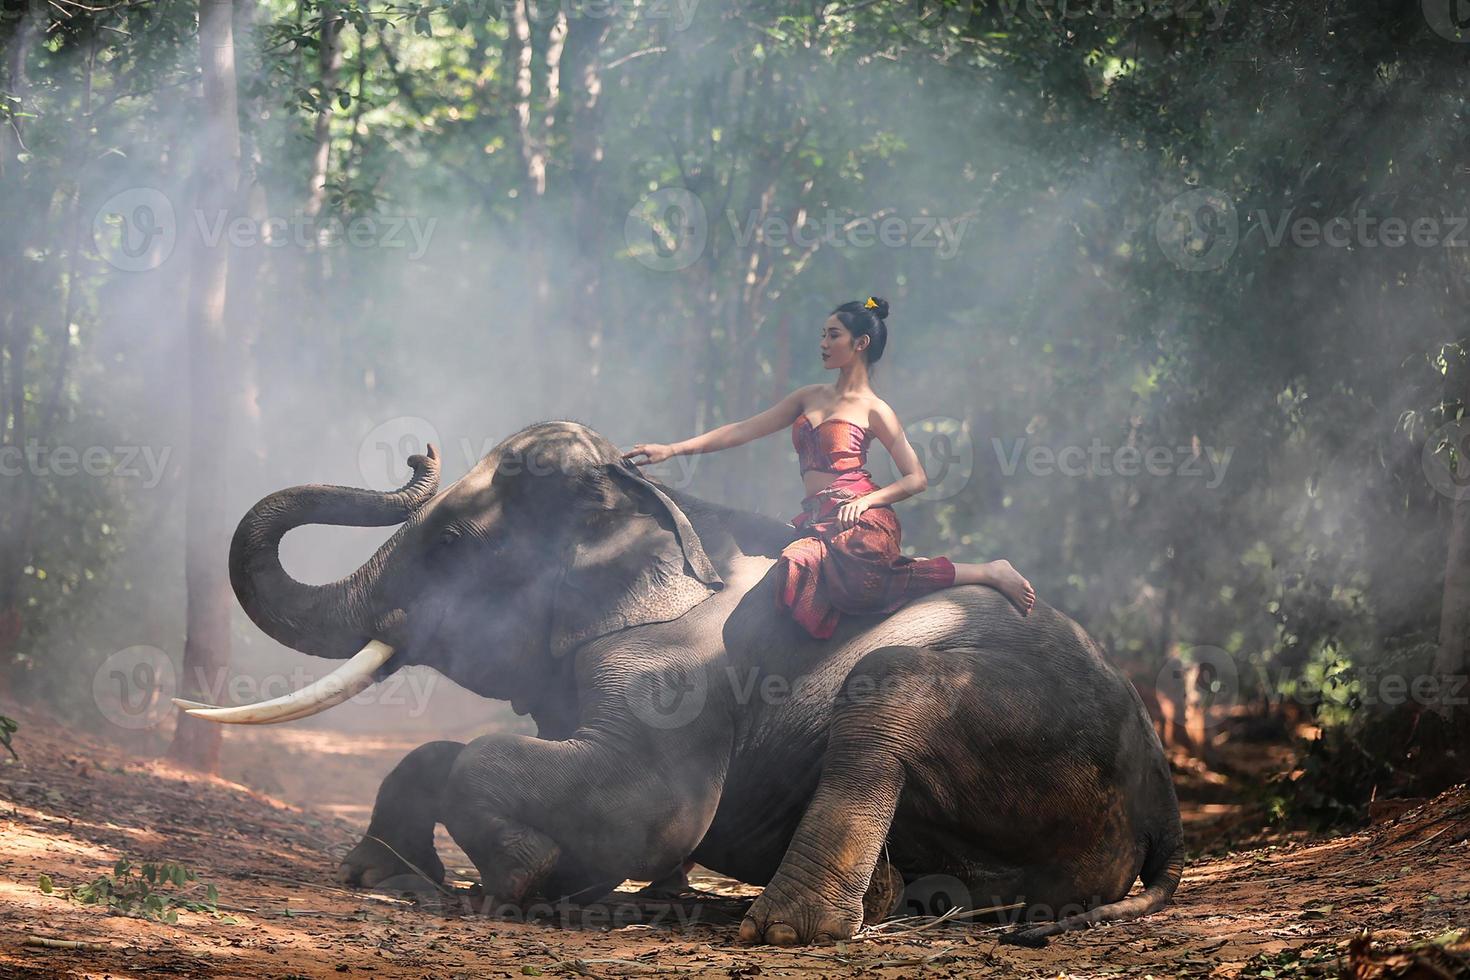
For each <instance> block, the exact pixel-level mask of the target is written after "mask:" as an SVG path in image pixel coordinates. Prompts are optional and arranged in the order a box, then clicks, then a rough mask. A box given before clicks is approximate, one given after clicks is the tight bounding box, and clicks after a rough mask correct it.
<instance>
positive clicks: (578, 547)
mask: <svg viewBox="0 0 1470 980" xmlns="http://www.w3.org/2000/svg"><path fill="white" fill-rule="evenodd" d="M598 469H599V470H600V471H601V472H602V473H603V474H605V475H606V481H605V485H606V486H607V487H611V488H614V492H613V494H612V497H614V498H616V499H614V500H611V501H605V502H604V506H602V507H600V508H598V509H596V510H594V511H592V512H590V513H589V514H588V517H587V520H586V521H585V523H584V524H583V526H582V527H581V528H579V529H578V531H579V536H578V540H577V543H576V544H575V545H574V546H573V548H572V550H571V553H570V555H569V557H568V558H567V560H566V564H565V565H564V567H563V569H562V573H561V577H560V580H559V582H558V583H557V588H556V596H555V599H554V600H553V604H552V617H551V653H552V655H553V656H555V657H562V656H565V655H566V654H567V653H570V652H571V651H572V650H574V649H576V648H577V647H578V646H581V645H582V644H583V643H586V642H587V641H588V640H593V639H596V638H597V637H599V636H605V635H607V634H608V633H612V632H615V631H617V630H622V629H628V628H629V627H633V626H642V625H644V624H647V623H665V622H668V621H670V620H674V619H678V618H679V617H680V616H682V615H684V614H685V613H686V612H688V611H689V610H690V609H692V608H694V607H695V606H697V605H699V603H701V602H703V601H704V600H705V599H707V598H709V597H710V595H712V594H713V593H715V592H717V591H719V590H720V589H722V588H724V587H725V582H724V579H722V578H720V575H719V573H718V572H717V571H715V566H714V563H713V562H712V561H710V558H709V555H708V554H706V553H705V550H704V545H703V543H701V542H700V540H699V535H698V534H697V533H695V530H694V525H693V524H691V523H690V522H689V518H688V517H687V516H686V515H685V513H684V511H683V510H682V509H680V507H679V505H678V504H676V503H674V501H673V500H672V499H671V498H670V497H669V495H668V494H666V493H664V491H663V490H661V489H660V488H659V487H658V485H657V484H655V483H653V482H651V481H650V480H648V479H647V478H646V477H644V475H643V474H642V473H641V472H639V470H638V467H637V465H636V464H634V463H631V462H629V461H627V460H625V459H624V460H619V461H618V462H617V463H607V464H604V465H602V466H600V467H598ZM629 500H631V501H632V502H633V503H635V504H636V510H635V509H632V508H629V507H628V506H627V504H626V503H625V501H629Z"/></svg>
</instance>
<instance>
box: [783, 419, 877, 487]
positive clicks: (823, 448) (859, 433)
mask: <svg viewBox="0 0 1470 980" xmlns="http://www.w3.org/2000/svg"><path fill="white" fill-rule="evenodd" d="M872 437H873V433H872V432H871V431H870V430H869V429H865V428H863V427H862V426H861V425H858V424H857V423H856V422H849V421H847V419H839V418H830V419H828V420H827V421H825V422H823V423H822V424H821V425H818V426H816V427H815V428H814V427H813V426H812V424H811V422H809V421H808V420H807V417H806V415H805V414H802V415H799V416H797V419H796V421H795V422H794V423H793V424H792V426H791V445H792V446H793V447H794V448H795V449H796V456H797V459H798V460H800V462H801V472H803V473H805V472H807V471H808V470H820V471H821V472H823V473H846V472H847V471H848V470H856V469H861V468H862V467H863V466H865V465H867V462H868V441H869V440H870V439H872Z"/></svg>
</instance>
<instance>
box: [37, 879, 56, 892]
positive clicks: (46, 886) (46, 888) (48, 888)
mask: <svg viewBox="0 0 1470 980" xmlns="http://www.w3.org/2000/svg"><path fill="white" fill-rule="evenodd" d="M36 884H37V885H39V886H40V888H41V892H42V893H43V894H46V895H50V894H51V893H52V892H53V891H55V890H56V889H55V888H54V887H53V886H52V884H51V876H50V875H41V876H40V877H39V878H37V879H36Z"/></svg>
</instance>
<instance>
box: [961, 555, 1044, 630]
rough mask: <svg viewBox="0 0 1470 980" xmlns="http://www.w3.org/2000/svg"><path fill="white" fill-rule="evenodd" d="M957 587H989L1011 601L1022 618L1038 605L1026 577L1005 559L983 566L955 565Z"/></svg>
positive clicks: (989, 562) (998, 559)
mask: <svg viewBox="0 0 1470 980" xmlns="http://www.w3.org/2000/svg"><path fill="white" fill-rule="evenodd" d="M955 584H956V585H969V584H974V585H988V586H990V587H991V588H992V589H995V590H996V591H997V592H999V593H1000V594H1001V595H1003V596H1005V597H1006V598H1007V599H1009V600H1010V601H1011V605H1013V606H1015V607H1016V611H1017V612H1019V613H1020V614H1021V615H1022V616H1025V615H1028V614H1029V613H1030V612H1031V607H1032V606H1034V605H1036V590H1035V589H1034V588H1032V587H1031V583H1030V582H1028V581H1026V576H1024V575H1022V574H1021V573H1020V572H1018V571H1016V569H1015V567H1014V566H1012V565H1011V563H1010V562H1008V561H1006V560H1005V559H1004V558H997V559H996V560H995V561H988V562H986V563H985V564H983V565H975V564H970V563H965V564H957V565H955Z"/></svg>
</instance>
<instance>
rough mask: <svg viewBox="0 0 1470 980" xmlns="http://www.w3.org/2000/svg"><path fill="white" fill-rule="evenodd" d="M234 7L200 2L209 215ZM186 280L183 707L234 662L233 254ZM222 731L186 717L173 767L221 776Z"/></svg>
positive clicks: (199, 190)
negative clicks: (229, 326) (229, 505)
mask: <svg viewBox="0 0 1470 980" xmlns="http://www.w3.org/2000/svg"><path fill="white" fill-rule="evenodd" d="M233 8H234V5H233V2H232V0H201V2H200V5H199V59H200V64H201V67H202V69H203V79H204V111H205V120H204V133H203V138H202V140H201V145H200V148H199V169H198V180H197V183H196V194H197V200H198V202H199V207H200V208H201V209H202V211H203V213H205V214H211V215H214V214H219V213H221V212H227V211H229V210H231V209H233V208H234V207H235V204H236V200H235V195H236V189H237V185H238V181H239V168H240V130H239V120H238V117H237V115H236V104H235V100H236V87H235V42H234V27H233V22H232V18H233V14H234V9H233ZM195 234H196V238H195V242H194V249H193V263H192V267H191V273H190V278H189V311H188V321H189V396H190V419H191V425H190V430H189V471H188V474H189V475H188V479H189V486H188V500H187V502H186V504H185V511H184V574H185V577H186V584H185V588H186V595H187V602H188V609H187V612H186V615H185V638H184V671H183V684H182V690H183V691H184V695H185V697H192V698H201V697H204V696H206V695H210V696H213V695H214V693H215V692H217V691H218V690H220V689H221V687H222V686H223V683H222V682H223V679H224V674H225V670H226V669H227V668H228V666H229V661H230V609H231V606H232V602H233V600H232V597H231V594H230V583H229V575H228V569H227V556H228V549H229V536H230V530H231V529H230V525H229V521H228V513H227V511H226V510H225V500H226V496H227V491H228V489H229V480H228V477H227V472H226V464H227V463H228V454H227V452H226V447H227V446H228V445H229V431H230V403H231V399H232V397H233V393H234V391H235V388H234V386H233V385H232V383H231V379H230V377H229V370H228V367H227V365H228V363H229V359H228V357H227V356H226V355H227V353H228V337H227V332H226V319H225V304H226V299H227V296H228V286H229V269H230V252H229V248H228V247H227V246H225V245H223V244H216V245H215V246H214V247H210V246H208V245H207V244H206V243H205V242H204V240H203V238H202V237H199V235H198V232H197V231H196V233H195ZM219 749H220V729H219V726H217V725H215V724H213V723H212V722H208V721H200V720H198V719H195V718H191V717H189V716H187V715H180V717H179V725H178V729H177V731H176V732H175V734H174V742H173V745H172V746H171V747H170V749H169V755H170V757H171V758H173V759H175V760H177V761H179V762H181V763H183V764H185V765H188V766H191V767H193V768H195V769H200V770H202V771H205V772H214V771H216V770H217V769H218V768H219Z"/></svg>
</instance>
